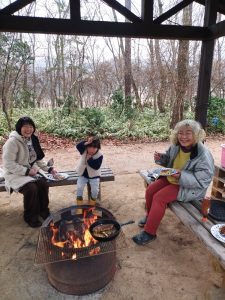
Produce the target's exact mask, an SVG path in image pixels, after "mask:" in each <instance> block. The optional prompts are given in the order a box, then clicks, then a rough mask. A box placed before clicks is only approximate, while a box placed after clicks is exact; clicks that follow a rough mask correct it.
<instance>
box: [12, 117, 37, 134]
mask: <svg viewBox="0 0 225 300" xmlns="http://www.w3.org/2000/svg"><path fill="white" fill-rule="evenodd" d="M27 124H29V125H31V126H32V127H34V131H35V130H36V126H35V124H34V121H33V120H32V119H31V118H30V117H22V118H20V119H19V120H18V121H17V123H16V131H17V132H18V133H19V134H20V135H21V128H22V127H23V126H24V125H27Z"/></svg>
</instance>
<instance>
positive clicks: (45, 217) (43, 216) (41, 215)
mask: <svg viewBox="0 0 225 300" xmlns="http://www.w3.org/2000/svg"><path fill="white" fill-rule="evenodd" d="M49 216H50V211H49V209H48V210H46V211H43V212H40V217H42V219H43V220H45V219H47V218H48V217H49Z"/></svg>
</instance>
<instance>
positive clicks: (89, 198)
mask: <svg viewBox="0 0 225 300" xmlns="http://www.w3.org/2000/svg"><path fill="white" fill-rule="evenodd" d="M87 193H88V201H90V200H91V186H90V184H89V182H88V183H87ZM97 200H99V201H101V182H100V183H99V192H98V197H97Z"/></svg>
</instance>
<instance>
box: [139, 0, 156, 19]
mask: <svg viewBox="0 0 225 300" xmlns="http://www.w3.org/2000/svg"><path fill="white" fill-rule="evenodd" d="M153 2H154V0H142V1H141V19H142V20H143V21H144V22H145V23H148V24H151V23H152V22H153Z"/></svg>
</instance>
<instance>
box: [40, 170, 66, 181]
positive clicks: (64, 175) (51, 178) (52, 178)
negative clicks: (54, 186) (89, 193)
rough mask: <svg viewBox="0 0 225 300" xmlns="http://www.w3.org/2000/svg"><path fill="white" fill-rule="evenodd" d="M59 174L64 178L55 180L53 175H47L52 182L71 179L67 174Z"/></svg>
mask: <svg viewBox="0 0 225 300" xmlns="http://www.w3.org/2000/svg"><path fill="white" fill-rule="evenodd" d="M57 174H59V175H60V176H63V178H62V179H55V178H54V177H53V175H52V174H46V178H47V179H48V180H52V181H61V180H64V179H67V178H68V177H69V175H68V174H67V173H60V172H58V173H57Z"/></svg>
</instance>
